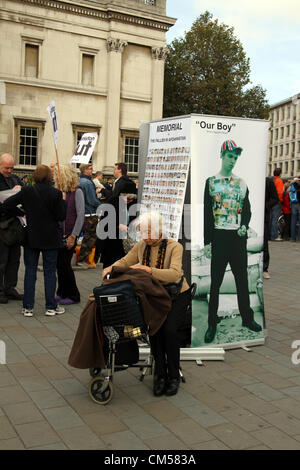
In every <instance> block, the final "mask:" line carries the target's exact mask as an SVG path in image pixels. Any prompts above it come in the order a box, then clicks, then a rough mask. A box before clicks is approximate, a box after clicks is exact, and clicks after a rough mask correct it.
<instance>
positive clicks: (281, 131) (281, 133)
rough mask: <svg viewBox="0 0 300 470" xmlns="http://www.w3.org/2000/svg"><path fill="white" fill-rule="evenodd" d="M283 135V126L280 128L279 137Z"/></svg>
mask: <svg viewBox="0 0 300 470" xmlns="http://www.w3.org/2000/svg"><path fill="white" fill-rule="evenodd" d="M283 136H284V127H281V128H280V138H281V139H282V138H283Z"/></svg>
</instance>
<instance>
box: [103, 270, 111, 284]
mask: <svg viewBox="0 0 300 470" xmlns="http://www.w3.org/2000/svg"><path fill="white" fill-rule="evenodd" d="M111 270H112V266H108V267H107V268H104V269H103V271H102V281H103V280H104V279H105V278H106V276H107V275H108V274H110V273H111Z"/></svg>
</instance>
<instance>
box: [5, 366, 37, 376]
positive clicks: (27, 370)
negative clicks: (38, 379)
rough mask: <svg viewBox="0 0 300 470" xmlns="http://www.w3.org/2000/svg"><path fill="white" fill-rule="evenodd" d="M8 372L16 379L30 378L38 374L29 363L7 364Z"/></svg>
mask: <svg viewBox="0 0 300 470" xmlns="http://www.w3.org/2000/svg"><path fill="white" fill-rule="evenodd" d="M8 368H9V370H10V371H11V372H12V374H13V375H14V376H15V377H17V378H18V379H19V378H21V377H31V376H35V375H38V374H39V370H38V369H37V368H36V367H35V366H34V365H33V364H31V363H30V362H27V363H26V364H9V365H8Z"/></svg>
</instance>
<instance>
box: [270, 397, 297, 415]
mask: <svg viewBox="0 0 300 470" xmlns="http://www.w3.org/2000/svg"><path fill="white" fill-rule="evenodd" d="M272 405H274V406H275V407H276V408H279V409H280V410H282V411H285V412H286V413H289V414H291V415H292V416H294V417H295V418H297V419H300V406H299V402H298V401H297V400H295V399H294V398H290V397H288V398H282V399H281V400H274V401H272Z"/></svg>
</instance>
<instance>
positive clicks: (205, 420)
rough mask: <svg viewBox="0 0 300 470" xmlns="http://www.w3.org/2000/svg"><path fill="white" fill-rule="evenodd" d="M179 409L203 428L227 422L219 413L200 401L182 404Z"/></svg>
mask: <svg viewBox="0 0 300 470" xmlns="http://www.w3.org/2000/svg"><path fill="white" fill-rule="evenodd" d="M181 409H182V411H183V412H184V413H185V414H187V415H188V416H190V417H191V418H192V419H193V420H194V421H196V422H197V423H199V424H200V425H201V426H203V427H204V428H208V427H210V426H215V425H217V424H222V423H226V422H227V420H226V419H225V418H224V417H223V416H222V415H221V414H219V413H216V412H215V411H214V410H212V409H211V408H209V407H208V406H206V405H204V404H203V403H200V402H198V404H197V405H194V406H183V407H182V408H181Z"/></svg>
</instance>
